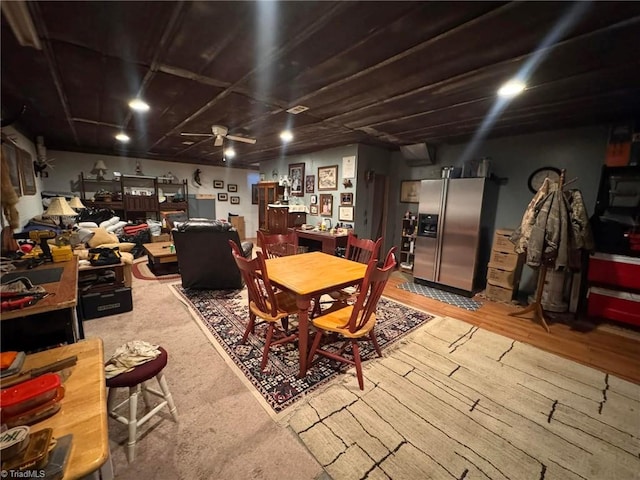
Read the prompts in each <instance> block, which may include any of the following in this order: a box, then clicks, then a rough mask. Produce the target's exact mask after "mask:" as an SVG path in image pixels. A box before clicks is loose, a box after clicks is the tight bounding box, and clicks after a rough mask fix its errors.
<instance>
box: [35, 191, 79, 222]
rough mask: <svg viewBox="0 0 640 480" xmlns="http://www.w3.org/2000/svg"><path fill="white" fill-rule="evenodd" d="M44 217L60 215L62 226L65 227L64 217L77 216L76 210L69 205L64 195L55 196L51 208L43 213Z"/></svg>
mask: <svg viewBox="0 0 640 480" xmlns="http://www.w3.org/2000/svg"><path fill="white" fill-rule="evenodd" d="M42 216H43V217H58V219H59V221H60V228H64V224H63V223H62V217H77V216H78V214H77V213H76V211H75V210H74V209H73V208H71V207H70V206H69V204H68V203H67V200H66V199H65V198H64V197H55V198H54V199H52V200H51V203H50V204H49V208H47V210H46V211H45V212H44V213H43V214H42Z"/></svg>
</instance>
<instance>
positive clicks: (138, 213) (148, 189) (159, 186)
mask: <svg viewBox="0 0 640 480" xmlns="http://www.w3.org/2000/svg"><path fill="white" fill-rule="evenodd" d="M188 193H189V191H188V185H187V182H186V180H183V181H181V182H169V181H168V180H167V179H165V178H163V177H147V176H140V175H122V176H120V177H118V178H116V179H111V180H108V179H104V180H98V179H93V178H86V177H85V175H84V173H81V174H80V195H81V198H82V201H83V203H84V204H85V205H86V206H87V207H92V208H109V209H111V210H114V211H115V212H116V213H117V214H118V215H120V216H121V217H122V218H123V219H124V220H127V221H129V220H137V219H144V218H154V219H156V220H158V219H159V218H160V212H161V211H172V210H183V211H185V212H187V215H188V214H189V206H188V203H187V195H188Z"/></svg>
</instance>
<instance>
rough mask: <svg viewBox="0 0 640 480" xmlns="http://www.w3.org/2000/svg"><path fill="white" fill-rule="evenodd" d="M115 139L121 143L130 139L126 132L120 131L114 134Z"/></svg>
mask: <svg viewBox="0 0 640 480" xmlns="http://www.w3.org/2000/svg"><path fill="white" fill-rule="evenodd" d="M116 140H118V141H119V142H122V143H127V142H128V141H129V140H131V138H129V135H127V134H126V133H123V132H120V133H119V134H117V135H116Z"/></svg>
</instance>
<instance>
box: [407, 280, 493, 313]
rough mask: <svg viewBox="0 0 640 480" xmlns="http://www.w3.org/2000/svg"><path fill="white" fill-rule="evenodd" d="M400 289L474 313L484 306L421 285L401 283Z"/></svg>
mask: <svg viewBox="0 0 640 480" xmlns="http://www.w3.org/2000/svg"><path fill="white" fill-rule="evenodd" d="M398 288H401V289H402V290H406V291H408V292H412V293H417V294H418V295H422V296H423V297H429V298H433V299H434V300H439V301H441V302H444V303H448V304H449V305H454V306H456V307H460V308H464V309H465V310H470V311H472V312H475V311H476V310H478V309H479V308H480V307H481V306H482V304H481V303H479V302H476V301H475V300H473V299H471V298H467V297H463V296H462V295H458V294H456V293H451V292H447V291H445V290H440V289H438V288H433V287H428V286H426V285H420V284H419V283H413V282H406V283H401V284H400V285H398Z"/></svg>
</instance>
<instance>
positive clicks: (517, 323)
mask: <svg viewBox="0 0 640 480" xmlns="http://www.w3.org/2000/svg"><path fill="white" fill-rule="evenodd" d="M410 280H411V276H409V275H406V274H403V273H400V272H395V273H394V274H393V275H392V276H391V278H390V280H389V282H388V283H387V286H386V288H385V291H384V295H385V296H386V297H388V298H391V299H392V300H396V301H398V302H400V303H404V304H406V305H409V306H412V307H415V308H418V309H421V310H425V311H427V312H429V313H432V314H434V315H440V316H449V317H452V318H456V319H458V320H463V321H465V322H467V323H470V324H472V325H476V326H478V327H480V328H482V329H485V330H489V331H491V332H495V333H498V334H500V335H503V336H505V337H509V338H512V339H514V340H518V341H521V342H524V343H528V344H530V345H533V346H535V347H538V348H540V349H542V350H546V351H548V352H551V353H554V354H556V355H559V356H561V357H565V358H568V359H571V360H574V361H576V362H579V363H582V364H584V365H588V366H590V367H593V368H596V369H598V370H601V371H603V372H606V373H610V374H612V375H615V376H617V377H620V378H624V379H626V380H629V381H631V382H634V383H638V384H640V329H637V328H635V329H634V328H633V327H630V328H629V329H625V328H624V324H617V326H619V327H621V328H619V329H616V328H607V327H606V326H603V325H602V324H601V325H598V326H596V328H593V329H592V330H590V331H586V332H585V331H577V330H573V329H571V327H570V326H569V325H567V324H564V323H560V322H553V321H550V322H548V323H549V328H550V330H551V332H550V333H547V332H546V331H545V329H544V327H543V326H542V325H541V324H540V323H538V322H536V321H534V320H533V319H532V317H529V318H527V317H528V316H529V315H530V314H528V315H525V316H523V317H510V316H508V314H509V313H510V312H514V311H517V310H520V309H521V308H522V307H517V306H511V305H506V304H502V303H496V302H491V301H488V300H484V299H481V300H480V301H481V302H482V304H483V305H482V307H480V308H479V309H478V310H477V311H475V312H470V311H468V310H465V309H462V308H458V307H455V306H452V305H449V304H447V303H443V302H440V301H437V300H433V299H431V298H427V297H424V296H422V295H417V294H414V293H411V292H407V291H405V290H402V289H400V288H397V286H398V285H399V284H401V283H403V282H406V281H410Z"/></svg>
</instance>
